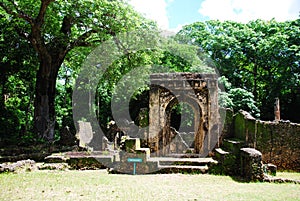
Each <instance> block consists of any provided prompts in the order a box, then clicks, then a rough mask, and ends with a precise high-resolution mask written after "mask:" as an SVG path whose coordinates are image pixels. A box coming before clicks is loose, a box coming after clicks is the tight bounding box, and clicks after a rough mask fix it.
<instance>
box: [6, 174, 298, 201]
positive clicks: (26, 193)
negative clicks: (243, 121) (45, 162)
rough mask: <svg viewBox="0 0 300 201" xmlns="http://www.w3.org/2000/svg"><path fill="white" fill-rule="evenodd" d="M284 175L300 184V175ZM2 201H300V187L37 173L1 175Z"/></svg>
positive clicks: (218, 179) (205, 178)
mask: <svg viewBox="0 0 300 201" xmlns="http://www.w3.org/2000/svg"><path fill="white" fill-rule="evenodd" d="M279 176H280V177H288V178H292V179H300V173H279ZM0 200H99V201H106V200H112V201H114V200H126V201H127V200H130V201H131V200H139V201H140V200H142V201H147V200H159V201H160V200H193V201H195V200H272V201H273V200H300V185H299V184H270V183H239V182H236V181H234V180H232V178H231V177H227V176H213V175H183V174H169V175H167V174H161V175H139V176H133V175H110V174H107V173H106V171H37V172H31V173H19V174H1V175H0Z"/></svg>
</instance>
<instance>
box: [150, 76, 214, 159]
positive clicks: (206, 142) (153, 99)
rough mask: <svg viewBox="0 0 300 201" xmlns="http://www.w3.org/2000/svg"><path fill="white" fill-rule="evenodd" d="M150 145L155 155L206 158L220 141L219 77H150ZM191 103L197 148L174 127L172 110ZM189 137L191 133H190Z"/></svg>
mask: <svg viewBox="0 0 300 201" xmlns="http://www.w3.org/2000/svg"><path fill="white" fill-rule="evenodd" d="M150 81H151V89H150V98H149V133H148V136H147V142H148V146H149V147H150V149H151V153H152V155H154V156H165V155H170V154H184V153H187V152H191V153H194V154H199V156H200V157H206V156H207V155H208V153H209V151H211V150H212V149H213V148H214V147H215V145H216V143H217V141H218V138H219V119H220V118H219V112H218V81H217V76H216V75H215V74H199V73H158V74H152V75H151V76H150ZM181 102H182V103H185V104H188V105H189V106H190V107H191V108H192V110H193V113H194V122H193V128H192V132H190V135H192V138H193V141H194V142H193V145H191V144H189V143H186V140H185V138H186V137H185V136H183V133H182V132H181V130H180V129H179V130H175V129H174V128H172V127H171V110H172V108H173V107H174V106H175V105H177V104H179V103H181ZM186 135H187V134H186Z"/></svg>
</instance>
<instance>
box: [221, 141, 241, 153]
mask: <svg viewBox="0 0 300 201" xmlns="http://www.w3.org/2000/svg"><path fill="white" fill-rule="evenodd" d="M244 146H245V142H244V141H241V140H238V139H224V140H223V145H222V148H223V150H224V151H227V152H232V153H235V154H239V152H240V149H241V148H243V147H244Z"/></svg>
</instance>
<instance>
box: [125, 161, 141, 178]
mask: <svg viewBox="0 0 300 201" xmlns="http://www.w3.org/2000/svg"><path fill="white" fill-rule="evenodd" d="M127 162H129V163H133V175H135V174H136V163H141V162H143V159H142V158H128V159H127Z"/></svg>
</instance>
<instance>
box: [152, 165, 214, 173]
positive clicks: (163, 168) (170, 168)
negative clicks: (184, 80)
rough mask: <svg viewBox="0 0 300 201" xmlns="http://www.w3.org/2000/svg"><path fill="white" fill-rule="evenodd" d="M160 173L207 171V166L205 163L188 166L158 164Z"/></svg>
mask: <svg viewBox="0 0 300 201" xmlns="http://www.w3.org/2000/svg"><path fill="white" fill-rule="evenodd" d="M158 168H159V169H160V170H159V172H160V173H182V172H185V173H187V172H188V173H193V172H197V173H202V174H204V173H207V172H208V170H209V167H208V166H207V165H203V166H190V165H159V166H158Z"/></svg>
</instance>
